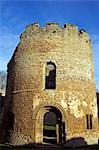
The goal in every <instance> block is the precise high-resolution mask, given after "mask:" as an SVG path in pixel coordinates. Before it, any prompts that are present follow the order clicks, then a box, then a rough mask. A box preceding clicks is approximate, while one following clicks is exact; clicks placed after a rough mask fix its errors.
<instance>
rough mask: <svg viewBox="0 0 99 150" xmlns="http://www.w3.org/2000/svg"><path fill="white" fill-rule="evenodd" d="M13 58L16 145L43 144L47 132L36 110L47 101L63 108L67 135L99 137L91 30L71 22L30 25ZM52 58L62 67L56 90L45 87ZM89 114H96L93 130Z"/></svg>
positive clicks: (92, 139) (93, 140)
mask: <svg viewBox="0 0 99 150" xmlns="http://www.w3.org/2000/svg"><path fill="white" fill-rule="evenodd" d="M12 61H13V62H14V64H13V66H12V68H14V70H13V74H14V79H13V88H12V89H13V90H12V89H11V87H10V85H9V86H8V91H11V93H12V95H13V96H12V102H13V113H14V115H15V122H14V132H12V137H11V143H15V144H20V143H21V144H22V143H25V142H42V133H41V130H38V131H37V130H35V128H36V127H35V121H36V115H37V114H35V112H36V110H37V108H41V107H40V106H41V105H45V104H46V105H52V106H55V107H58V106H60V107H61V108H62V109H63V114H64V116H65V118H64V121H65V126H66V129H65V130H66V139H71V138H73V137H84V138H85V140H86V141H87V142H88V144H93V143H96V142H97V141H98V134H97V133H98V120H97V106H96V105H97V103H96V89H95V81H94V71H93V63H92V46H91V41H90V39H89V37H88V34H87V32H85V31H84V30H80V31H78V29H77V27H76V26H74V25H71V24H67V25H65V26H64V28H61V27H59V25H58V24H56V23H48V24H46V26H45V27H39V24H33V25H29V26H27V27H26V30H25V31H24V32H23V33H22V34H21V37H20V43H19V45H18V46H17V49H16V51H15V52H14V55H13V59H12V60H11V61H10V63H9V66H10V64H11V63H12ZM49 61H52V62H53V63H55V65H56V89H53V90H50V89H45V66H46V63H47V62H49ZM8 69H9V68H8ZM11 80H12V79H11V76H9V81H11ZM7 98H8V99H9V94H8V95H7ZM60 107H59V109H60ZM42 111H43V110H42ZM34 114H35V115H34ZM86 114H92V123H93V124H92V126H93V128H92V130H87V129H86ZM38 125H39V123H38ZM38 128H42V125H41V126H39V127H38ZM37 132H38V136H37ZM21 135H22V136H21ZM39 137H41V139H38V138H39Z"/></svg>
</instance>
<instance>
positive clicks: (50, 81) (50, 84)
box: [45, 61, 56, 89]
mask: <svg viewBox="0 0 99 150" xmlns="http://www.w3.org/2000/svg"><path fill="white" fill-rule="evenodd" d="M55 88H56V65H55V64H54V63H53V62H51V61H50V62H47V65H46V74H45V89H55Z"/></svg>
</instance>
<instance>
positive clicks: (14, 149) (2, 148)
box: [0, 143, 99, 150]
mask: <svg viewBox="0 0 99 150" xmlns="http://www.w3.org/2000/svg"><path fill="white" fill-rule="evenodd" d="M21 149H24V150H29V149H30V150H31V149H32V150H34V149H38V150H59V149H60V150H66V149H67V150H99V145H85V146H81V147H65V146H62V145H61V146H58V145H56V146H55V145H49V144H32V143H31V144H26V145H20V146H12V145H8V144H0V150H21Z"/></svg>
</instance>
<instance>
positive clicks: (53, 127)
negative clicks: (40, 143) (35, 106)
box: [44, 125, 56, 130]
mask: <svg viewBox="0 0 99 150" xmlns="http://www.w3.org/2000/svg"><path fill="white" fill-rule="evenodd" d="M44 129H45V130H56V126H49V125H45V126H44Z"/></svg>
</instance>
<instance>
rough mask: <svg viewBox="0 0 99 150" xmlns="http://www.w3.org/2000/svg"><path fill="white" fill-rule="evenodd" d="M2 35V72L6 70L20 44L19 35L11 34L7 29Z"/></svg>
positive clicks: (0, 41)
mask: <svg viewBox="0 0 99 150" xmlns="http://www.w3.org/2000/svg"><path fill="white" fill-rule="evenodd" d="M0 35H2V36H1V37H0V70H6V68H7V63H8V62H9V60H10V58H11V56H12V54H13V52H14V50H15V48H16V46H17V44H18V42H19V35H16V34H13V33H11V32H10V31H9V30H8V29H7V28H3V29H2V31H1V33H0Z"/></svg>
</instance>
